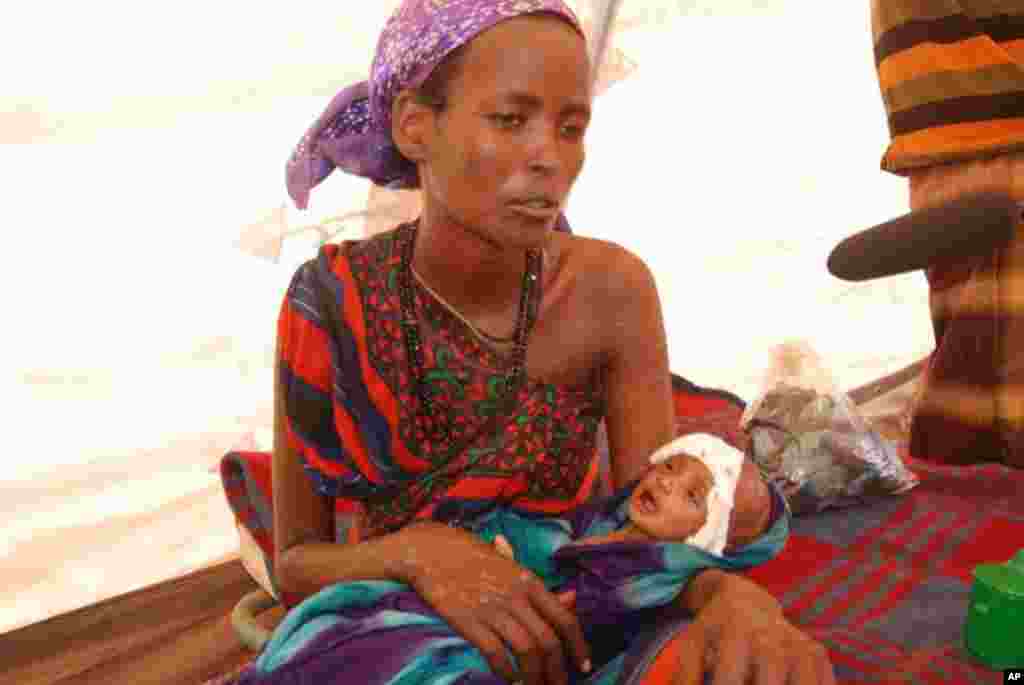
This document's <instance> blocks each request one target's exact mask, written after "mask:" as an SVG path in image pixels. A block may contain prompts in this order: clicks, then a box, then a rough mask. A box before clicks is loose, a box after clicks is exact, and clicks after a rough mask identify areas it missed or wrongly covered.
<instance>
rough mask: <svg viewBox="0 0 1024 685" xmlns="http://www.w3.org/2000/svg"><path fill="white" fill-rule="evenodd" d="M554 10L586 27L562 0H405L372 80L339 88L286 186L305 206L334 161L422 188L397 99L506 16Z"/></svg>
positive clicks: (381, 179)
mask: <svg viewBox="0 0 1024 685" xmlns="http://www.w3.org/2000/svg"><path fill="white" fill-rule="evenodd" d="M542 12H546V13H550V14H554V15H557V16H560V17H562V18H563V19H565V20H566V21H567V22H569V23H570V24H571V25H572V26H573V27H574V28H575V29H576V30H577V31H579V33H580V35H581V36H583V35H584V34H583V29H582V27H581V26H580V23H579V20H578V19H577V17H576V15H575V14H574V13H573V11H572V10H571V9H569V8H568V7H567V6H566V5H565V3H564V2H563V1H562V0H405V1H404V2H403V3H402V5H401V6H400V7H399V8H398V9H397V10H396V11H395V13H394V14H393V15H391V18H390V19H389V20H388V22H387V24H386V25H385V26H384V31H383V33H381V36H380V40H379V41H378V42H377V53H376V55H375V56H374V58H373V66H372V67H371V68H370V80H369V81H368V82H367V81H363V82H360V83H357V84H355V85H352V86H349V87H348V88H346V89H345V90H343V91H341V92H340V93H338V94H337V95H336V96H335V97H334V99H333V100H332V101H331V104H330V105H329V106H328V107H327V110H326V111H325V112H324V113H323V114H321V115H320V118H319V119H317V121H316V123H314V124H313V126H312V127H311V128H310V129H309V131H307V132H306V135H305V136H303V137H302V140H301V141H299V144H298V146H297V147H296V148H295V151H294V152H293V153H292V156H291V158H290V159H289V160H288V170H287V183H288V194H289V195H291V197H292V200H294V201H295V205H296V206H297V207H298V208H299V209H305V208H306V206H307V204H308V203H309V193H310V191H311V190H312V189H313V188H314V187H315V186H316V185H317V184H319V183H320V182H321V181H323V180H324V179H325V178H327V176H329V175H330V173H331V172H332V171H334V169H335V168H340V169H341V170H342V171H344V172H346V173H349V174H355V175H357V176H363V177H365V178H368V179H370V180H371V181H373V182H374V183H375V184H377V185H379V186H384V187H386V188H396V189H398V188H416V187H418V186H419V176H418V174H417V171H416V165H415V164H414V163H413V162H411V161H410V160H408V159H406V158H405V157H403V156H402V154H401V153H400V152H399V151H398V149H397V148H396V147H395V144H394V141H393V140H392V139H391V105H392V103H393V101H394V99H395V97H396V96H397V95H398V94H399V93H400V92H401V91H403V90H405V89H407V88H417V87H419V86H421V85H423V82H424V81H426V80H427V78H428V77H429V76H430V74H431V72H433V71H434V69H435V68H436V67H437V66H438V65H439V64H440V63H441V62H442V61H443V60H444V58H445V57H446V56H447V55H448V54H449V53H451V52H452V51H453V50H455V49H456V48H458V47H460V46H462V45H465V44H466V43H468V42H470V41H471V40H472V39H473V38H475V37H476V36H478V35H479V34H481V33H483V32H484V31H486V30H487V29H489V28H491V27H492V26H494V25H495V24H498V23H500V22H502V21H505V20H507V19H511V18H513V17H519V16H522V15H524V14H535V13H542Z"/></svg>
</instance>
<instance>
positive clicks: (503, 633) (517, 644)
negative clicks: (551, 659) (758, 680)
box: [484, 607, 566, 685]
mask: <svg viewBox="0 0 1024 685" xmlns="http://www.w3.org/2000/svg"><path fill="white" fill-rule="evenodd" d="M518 613H519V612H515V613H513V612H512V611H506V610H504V609H501V608H498V607H495V608H493V609H491V610H490V611H489V612H488V614H487V617H486V618H485V619H484V620H485V621H486V622H487V624H488V625H489V626H490V627H491V629H492V630H493V631H494V632H495V633H496V634H498V635H499V636H500V637H501V639H502V641H504V643H505V644H506V645H508V647H509V649H511V650H512V653H513V654H515V655H516V659H517V660H518V662H519V670H520V673H519V674H518V675H517V676H516V677H517V678H518V679H519V680H520V681H522V683H523V685H566V680H565V679H564V678H563V679H562V680H560V681H550V682H549V681H548V677H547V667H546V664H545V663H544V661H545V660H544V654H543V650H542V648H541V646H540V645H539V644H538V643H537V640H536V638H535V637H534V635H533V634H532V633H531V631H530V630H529V629H527V628H526V627H525V626H524V625H523V621H522V618H521V617H520V616H519V615H518ZM563 675H564V674H563Z"/></svg>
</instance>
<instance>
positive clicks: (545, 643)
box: [517, 604, 569, 685]
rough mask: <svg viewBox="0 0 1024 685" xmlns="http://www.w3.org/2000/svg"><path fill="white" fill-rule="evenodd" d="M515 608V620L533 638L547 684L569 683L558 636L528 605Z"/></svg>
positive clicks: (563, 653) (562, 648)
mask: <svg viewBox="0 0 1024 685" xmlns="http://www.w3.org/2000/svg"><path fill="white" fill-rule="evenodd" d="M517 608H518V609H519V613H518V614H517V618H518V619H519V620H520V622H522V624H523V625H524V626H525V627H526V629H527V630H529V631H530V634H531V635H532V636H533V640H534V645H535V646H536V648H537V649H538V651H539V656H540V658H541V660H542V662H543V664H544V672H545V674H546V676H547V682H548V683H551V685H564V684H565V683H567V682H568V681H569V675H568V674H567V673H566V670H565V661H566V652H565V649H564V646H563V643H562V641H561V639H559V637H558V634H557V633H555V631H554V630H553V629H552V628H551V626H549V625H548V624H547V622H546V621H545V620H544V619H543V617H541V616H540V614H538V613H537V611H536V609H534V608H533V607H532V606H530V605H529V604H524V605H521V606H519V607H517Z"/></svg>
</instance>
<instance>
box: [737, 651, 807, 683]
mask: <svg viewBox="0 0 1024 685" xmlns="http://www.w3.org/2000/svg"><path fill="white" fill-rule="evenodd" d="M794 666H795V664H794V663H793V662H791V661H787V660H786V658H785V657H784V656H783V655H782V654H779V653H778V652H776V653H772V654H769V653H767V652H765V651H763V650H762V652H761V658H760V659H758V660H757V661H755V662H754V665H753V669H752V670H753V672H754V680H753V682H754V685H787V683H789V682H790V678H791V677H792V675H793V674H794V673H795V669H794V668H793V667H794ZM800 685H818V684H817V683H816V682H815V681H813V680H811V681H806V682H801V683H800Z"/></svg>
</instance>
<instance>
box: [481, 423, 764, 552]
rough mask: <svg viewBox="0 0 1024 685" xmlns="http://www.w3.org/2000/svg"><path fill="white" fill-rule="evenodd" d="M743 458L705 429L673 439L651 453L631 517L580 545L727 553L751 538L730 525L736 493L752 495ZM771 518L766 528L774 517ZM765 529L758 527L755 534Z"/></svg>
mask: <svg viewBox="0 0 1024 685" xmlns="http://www.w3.org/2000/svg"><path fill="white" fill-rule="evenodd" d="M743 460H744V456H743V454H742V453H741V452H740V451H739V450H736V449H735V448H733V447H731V446H730V445H729V444H727V443H726V442H724V441H723V440H721V439H719V438H717V437H715V436H712V435H708V434H705V433H696V434H691V435H686V436H683V437H681V438H678V439H676V440H674V441H672V442H670V443H668V444H667V445H665V446H664V447H662V448H661V449H659V450H657V451H656V452H655V453H654V454H653V455H652V456H651V468H650V469H649V470H648V471H647V472H646V473H645V474H644V476H643V477H642V478H641V479H640V480H639V481H638V482H637V483H636V485H635V486H634V487H633V489H632V493H631V494H630V495H629V499H628V500H627V502H626V507H625V510H626V513H627V515H628V521H626V522H625V523H624V525H623V526H622V527H620V528H618V529H616V530H613V531H611V532H609V533H605V534H598V535H591V536H587V537H584V538H580V539H578V540H577V541H576V544H579V545H584V544H586V545H596V544H604V543H610V542H629V541H636V542H643V541H647V542H650V541H661V542H684V543H687V544H690V545H693V546H695V547H698V548H699V549H701V550H703V551H705V552H708V553H710V554H714V555H718V556H720V555H722V554H723V552H724V551H725V549H726V547H727V546H729V545H730V543H737V542H747V541H749V540H740V537H741V536H739V535H737V531H735V530H734V526H732V525H730V524H731V523H732V515H731V514H732V511H733V509H734V500H736V498H737V496H746V497H750V496H753V492H752V491H751V489H749V488H745V489H743V490H742V491H739V492H738V491H737V487H736V486H737V484H738V482H739V479H740V475H741V473H742V470H743ZM761 485H764V484H763V483H761ZM765 487H767V486H765ZM743 504H744V502H743V501H742V500H741V501H740V505H741V506H742V505H743ZM766 518H767V519H768V520H766V521H765V522H764V524H765V525H764V526H763V527H765V528H766V527H767V524H768V522H769V521H770V519H771V518H774V517H766ZM763 532H764V530H763V529H762V530H758V531H755V534H754V535H753V536H752V537H755V538H756V537H758V536H759V535H760V534H761V533H763ZM494 544H495V547H496V548H497V549H498V551H500V552H501V553H502V554H504V555H506V556H509V557H512V556H514V552H513V549H512V546H511V545H510V544H509V542H508V540H507V539H506V538H505V537H504V536H502V535H499V536H497V537H496V538H495V541H494Z"/></svg>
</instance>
